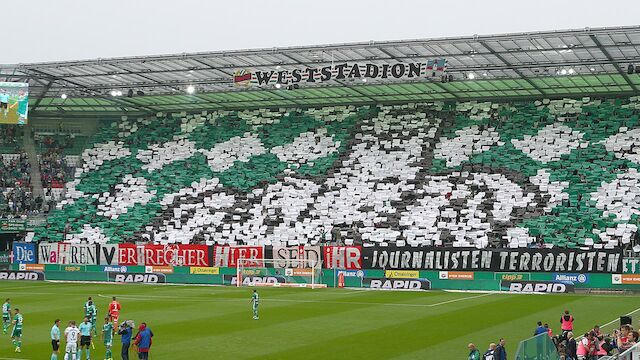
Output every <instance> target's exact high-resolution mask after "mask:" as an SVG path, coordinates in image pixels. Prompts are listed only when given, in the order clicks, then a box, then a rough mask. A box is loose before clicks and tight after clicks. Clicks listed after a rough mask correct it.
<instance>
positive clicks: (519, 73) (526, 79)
mask: <svg viewBox="0 0 640 360" xmlns="http://www.w3.org/2000/svg"><path fill="white" fill-rule="evenodd" d="M478 44H480V45H482V46H483V47H484V48H485V49H487V50H489V52H490V53H491V54H493V55H494V56H495V57H496V58H498V60H500V61H502V62H503V63H504V64H505V65H506V66H507V67H508V68H509V69H510V70H512V71H513V72H515V73H516V74H517V75H518V76H520V78H522V79H523V80H524V81H526V82H527V83H528V84H529V85H531V87H533V88H534V89H536V90H537V91H538V92H540V95H546V93H545V92H544V90H542V89H541V88H539V87H538V86H537V85H536V84H534V83H533V81H531V80H530V79H529V78H527V77H526V76H524V75H523V74H522V72H521V71H520V70H518V69H517V68H516V67H514V66H513V65H511V63H509V62H508V61H507V59H505V58H504V57H503V56H502V55H500V54H498V53H497V52H496V51H494V50H493V49H492V48H491V47H490V46H489V45H487V43H486V42H485V41H484V40H478Z"/></svg>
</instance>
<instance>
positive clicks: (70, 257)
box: [38, 242, 100, 265]
mask: <svg viewBox="0 0 640 360" xmlns="http://www.w3.org/2000/svg"><path fill="white" fill-rule="evenodd" d="M99 247H100V245H98V244H70V243H62V242H60V243H45V242H42V243H39V244H38V252H39V255H38V262H39V263H41V264H60V265H97V263H98V248H99Z"/></svg>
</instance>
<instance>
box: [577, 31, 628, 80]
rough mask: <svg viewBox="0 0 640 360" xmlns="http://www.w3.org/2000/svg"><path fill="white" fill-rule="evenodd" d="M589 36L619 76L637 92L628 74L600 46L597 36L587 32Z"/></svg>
mask: <svg viewBox="0 0 640 360" xmlns="http://www.w3.org/2000/svg"><path fill="white" fill-rule="evenodd" d="M589 37H590V38H591V40H593V43H594V44H596V46H597V47H598V49H600V51H602V53H603V54H604V56H606V57H607V59H609V61H611V64H612V65H613V67H615V68H616V70H618V73H619V74H620V76H622V77H623V78H624V81H626V82H627V85H629V86H630V87H631V88H632V89H633V91H635V92H638V87H637V86H636V85H635V84H634V83H633V82H632V81H631V79H629V76H628V75H627V73H626V72H625V71H624V69H622V68H621V67H620V65H619V64H618V63H617V62H616V61H615V60H614V59H613V57H612V56H611V54H609V52H608V51H607V49H605V48H604V46H602V43H601V42H600V40H598V37H597V36H596V35H595V34H589Z"/></svg>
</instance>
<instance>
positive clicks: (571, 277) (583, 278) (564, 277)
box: [553, 274, 589, 284]
mask: <svg viewBox="0 0 640 360" xmlns="http://www.w3.org/2000/svg"><path fill="white" fill-rule="evenodd" d="M553 281H556V282H561V283H567V284H575V283H580V284H584V283H586V282H588V281H589V275H588V274H553Z"/></svg>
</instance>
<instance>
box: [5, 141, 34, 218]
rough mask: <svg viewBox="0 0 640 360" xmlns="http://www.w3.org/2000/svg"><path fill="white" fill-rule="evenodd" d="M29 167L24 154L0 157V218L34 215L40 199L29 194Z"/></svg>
mask: <svg viewBox="0 0 640 360" xmlns="http://www.w3.org/2000/svg"><path fill="white" fill-rule="evenodd" d="M30 168H31V166H30V165H29V161H28V159H27V156H26V154H24V153H20V154H2V155H0V218H7V217H9V218H10V217H17V216H26V215H32V214H34V213H35V212H36V211H37V210H38V209H40V206H41V205H42V199H40V198H38V199H34V197H33V194H32V192H31V175H30V174H29V171H30Z"/></svg>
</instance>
